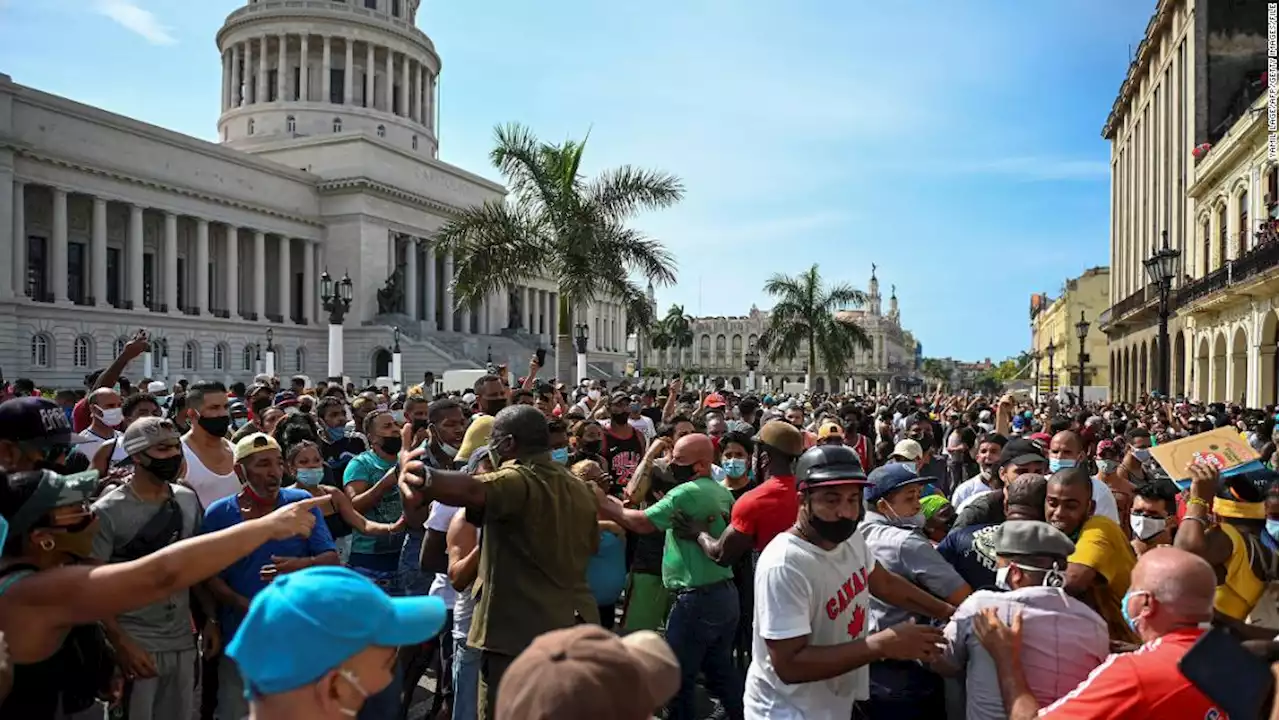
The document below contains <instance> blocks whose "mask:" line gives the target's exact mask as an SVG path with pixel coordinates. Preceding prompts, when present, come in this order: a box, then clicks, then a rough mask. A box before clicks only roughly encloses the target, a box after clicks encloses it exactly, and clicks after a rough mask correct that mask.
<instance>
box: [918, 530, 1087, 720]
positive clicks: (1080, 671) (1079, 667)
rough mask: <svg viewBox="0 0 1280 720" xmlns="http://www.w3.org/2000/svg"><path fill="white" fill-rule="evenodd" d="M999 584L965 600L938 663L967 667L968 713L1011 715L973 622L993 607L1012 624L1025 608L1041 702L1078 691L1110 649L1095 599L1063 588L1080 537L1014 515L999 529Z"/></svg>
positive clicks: (1026, 659) (1029, 665) (1026, 656)
mask: <svg viewBox="0 0 1280 720" xmlns="http://www.w3.org/2000/svg"><path fill="white" fill-rule="evenodd" d="M993 543H994V546H995V555H996V568H997V569H996V585H997V586H998V587H999V588H1000V591H990V590H979V591H977V592H975V593H974V594H972V595H970V596H969V597H968V598H966V599H965V601H964V602H962V603H960V606H959V607H957V608H956V613H955V615H953V616H952V618H951V622H950V623H948V624H947V627H946V630H945V631H944V633H943V634H944V636H945V637H946V645H945V650H944V652H943V655H942V658H941V659H940V660H939V661H938V662H936V663H935V664H934V669H936V670H938V671H939V672H942V673H945V674H956V673H958V672H960V671H964V672H965V678H966V680H965V691H966V692H965V696H966V708H965V715H964V716H965V717H966V718H968V719H969V720H1001V719H1003V718H1006V717H1008V713H1007V712H1005V709H1004V702H1003V701H1002V700H1001V699H1000V682H999V678H998V676H997V674H996V665H995V663H994V662H993V661H992V659H991V655H990V654H989V653H988V652H987V651H986V649H985V648H983V647H982V645H981V643H979V642H978V637H977V635H975V634H974V631H973V621H974V618H977V617H979V616H981V615H982V612H983V610H984V609H986V608H994V609H995V610H996V612H997V613H999V614H1000V616H1001V617H1002V619H1004V620H1005V622H1006V623H1009V622H1012V616H1013V615H1014V614H1017V613H1021V614H1022V615H1023V618H1024V619H1026V618H1033V620H1032V621H1031V622H1027V623H1024V624H1023V633H1024V637H1023V642H1022V655H1021V658H1022V667H1023V670H1024V671H1025V672H1026V676H1027V684H1028V685H1030V687H1031V691H1032V693H1034V694H1035V696H1036V700H1037V701H1039V703H1040V706H1041V707H1047V706H1048V705H1050V704H1051V703H1053V702H1054V701H1056V700H1057V699H1058V698H1060V697H1062V696H1063V695H1066V694H1067V693H1068V692H1071V691H1072V690H1073V689H1075V687H1076V686H1077V685H1079V684H1080V682H1081V681H1083V680H1084V679H1085V678H1086V677H1088V676H1089V673H1090V672H1091V671H1092V670H1093V669H1094V668H1096V667H1098V666H1099V665H1101V664H1102V662H1103V660H1105V659H1106V657H1107V654H1108V653H1109V652H1110V649H1109V641H1108V636H1107V624H1106V622H1104V621H1103V620H1102V618H1101V617H1099V616H1098V614H1097V613H1095V612H1094V611H1093V610H1092V609H1091V608H1090V607H1089V606H1088V605H1085V604H1084V603H1083V602H1080V601H1079V600H1077V599H1075V598H1073V597H1071V596H1070V595H1067V594H1066V592H1064V591H1063V590H1062V587H1063V585H1064V584H1065V582H1066V570H1067V558H1068V557H1070V556H1071V554H1072V553H1073V552H1075V543H1073V542H1071V539H1070V538H1068V537H1067V536H1066V535H1064V534H1063V533H1062V531H1061V530H1058V529H1057V528H1055V527H1054V526H1052V525H1050V524H1048V523H1045V522H1040V521H1038V520H1007V521H1005V522H1004V523H1002V524H1001V525H1000V526H999V528H998V529H997V530H996V534H995V538H994V541H993Z"/></svg>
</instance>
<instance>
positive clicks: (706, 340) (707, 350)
mask: <svg viewBox="0 0 1280 720" xmlns="http://www.w3.org/2000/svg"><path fill="white" fill-rule="evenodd" d="M699 345H700V347H699V348H698V349H699V351H700V354H701V355H702V360H703V362H706V361H707V360H710V359H711V336H710V335H703V336H702V340H701V341H700V342H699Z"/></svg>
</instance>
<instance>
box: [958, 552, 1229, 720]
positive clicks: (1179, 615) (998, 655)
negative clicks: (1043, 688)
mask: <svg viewBox="0 0 1280 720" xmlns="http://www.w3.org/2000/svg"><path fill="white" fill-rule="evenodd" d="M1216 584H1217V578H1216V577H1215V576H1214V572H1213V568H1212V567H1211V566H1210V565H1209V563H1207V562H1205V561H1204V560H1202V559H1200V558H1198V557H1196V556H1195V555H1192V554H1191V553H1189V552H1185V551H1183V550H1178V549H1176V548H1171V547H1159V548H1154V549H1152V550H1150V551H1148V552H1147V554H1145V555H1143V556H1142V558H1141V559H1139V560H1138V564H1137V567H1135V568H1134V570H1133V585H1132V587H1131V588H1130V590H1129V592H1128V594H1126V595H1125V599H1124V604H1123V607H1124V612H1125V616H1126V617H1127V618H1128V619H1129V624H1130V626H1131V627H1132V628H1133V629H1134V632H1136V633H1138V635H1139V636H1140V637H1141V638H1142V640H1143V642H1144V643H1145V645H1143V646H1142V649H1141V650H1139V651H1138V652H1134V653H1127V654H1119V655H1111V656H1110V657H1108V658H1107V659H1106V660H1105V661H1104V662H1103V663H1102V664H1101V665H1099V666H1098V669H1096V670H1094V671H1093V673H1092V674H1091V675H1090V676H1089V677H1088V678H1087V679H1086V680H1085V681H1084V682H1082V683H1080V685H1079V686H1077V687H1076V689H1075V690H1072V691H1071V692H1069V693H1067V694H1066V695H1064V696H1063V697H1062V698H1061V699H1059V700H1058V701H1057V702H1055V703H1053V704H1051V705H1049V706H1048V707H1046V708H1044V709H1043V710H1041V709H1040V708H1039V704H1038V703H1037V702H1036V700H1035V697H1034V696H1033V695H1032V694H1031V691H1030V689H1029V688H1028V687H1027V681H1026V677H1025V675H1024V673H1023V669H1022V666H1021V663H1020V661H1019V655H1018V651H1017V646H1018V644H1019V642H1020V641H1021V633H1022V617H1021V615H1014V616H1013V619H1012V627H1010V626H1006V625H1005V624H1004V623H1003V622H1002V619H1001V618H1000V617H999V616H998V615H997V614H996V613H995V612H989V613H987V614H985V615H983V616H980V617H977V618H975V620H974V632H976V633H977V635H978V638H979V639H980V640H981V642H982V645H983V647H985V648H986V649H987V651H988V652H990V653H991V655H992V657H993V658H995V660H996V667H997V670H998V672H999V675H1000V687H1001V691H1002V694H1003V696H1004V706H1005V708H1006V709H1008V711H1009V720H1029V719H1030V718H1034V717H1037V716H1039V717H1042V718H1045V717H1047V718H1051V719H1054V720H1057V719H1059V718H1061V719H1067V718H1080V719H1081V720H1083V719H1084V718H1135V719H1136V718H1157V717H1158V718H1167V719H1169V720H1182V719H1184V718H1185V719H1187V720H1191V719H1192V718H1194V719H1195V720H1203V719H1204V718H1214V717H1225V716H1226V715H1225V713H1223V711H1222V710H1221V709H1220V708H1218V707H1216V706H1214V704H1213V702H1212V701H1210V700H1209V698H1207V697H1205V696H1204V694H1203V693H1201V692H1200V691H1199V690H1197V689H1196V687H1195V686H1194V685H1192V684H1191V681H1190V680H1187V678H1186V677H1185V676H1183V674H1182V673H1181V672H1180V671H1179V670H1178V662H1179V661H1180V660H1182V656H1183V655H1185V654H1186V653H1187V651H1188V650H1190V649H1191V646H1192V645H1193V644H1194V643H1195V641H1196V640H1197V639H1199V637H1200V636H1201V635H1202V634H1204V632H1205V630H1204V629H1203V628H1204V627H1207V626H1208V623H1209V621H1210V619H1212V617H1213V593H1214V587H1215V585H1216ZM1202 626H1203V627H1202Z"/></svg>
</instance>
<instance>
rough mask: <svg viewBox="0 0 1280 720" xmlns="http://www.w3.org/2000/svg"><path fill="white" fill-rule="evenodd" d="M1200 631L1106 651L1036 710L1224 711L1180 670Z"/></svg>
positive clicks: (1204, 714)
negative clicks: (1118, 651)
mask: <svg viewBox="0 0 1280 720" xmlns="http://www.w3.org/2000/svg"><path fill="white" fill-rule="evenodd" d="M1203 633H1204V630H1201V629H1199V628H1187V629H1185V630H1175V631H1173V632H1171V633H1168V634H1167V635H1164V636H1163V637H1160V638H1158V639H1156V640H1153V641H1151V642H1149V643H1147V644H1146V645H1143V646H1142V647H1141V648H1140V649H1138V650H1137V651H1136V652H1131V653H1124V654H1119V655H1111V656H1108V657H1107V659H1106V660H1104V661H1103V663H1102V664H1101V665H1099V666H1098V667H1097V668H1095V669H1094V671H1093V672H1092V673H1090V674H1089V677H1087V678H1085V681H1084V682H1082V683H1080V685H1079V686H1077V687H1076V689H1075V690H1072V691H1071V692H1069V693H1067V694H1066V695H1064V696H1063V697H1062V698H1061V699H1059V700H1058V701H1057V702H1055V703H1054V704H1052V705H1050V706H1049V707H1047V708H1044V709H1042V710H1041V711H1040V717H1047V718H1054V719H1055V720H1074V719H1075V718H1079V719H1080V720H1099V719H1101V718H1107V719H1108V720H1126V719H1128V718H1132V719H1133V720H1139V719H1141V720H1146V719H1147V718H1160V719H1161V720H1183V719H1184V718H1185V720H1206V719H1207V718H1218V717H1221V718H1225V717H1226V716H1227V715H1226V713H1225V712H1223V711H1222V710H1221V709H1220V708H1218V707H1217V706H1215V705H1214V704H1213V703H1212V702H1211V701H1210V700H1209V698H1207V697H1205V696H1204V694H1203V693H1201V692H1200V691H1199V690H1197V689H1196V687H1195V686H1194V685H1192V684H1191V681H1190V680H1188V679H1187V678H1186V677H1185V676H1183V674H1182V672H1181V671H1179V670H1178V661H1179V660H1181V659H1182V656H1183V655H1186V654H1187V651H1188V650H1190V649H1191V646H1192V645H1193V644H1194V643H1195V641H1196V640H1197V639H1199V637H1200V635H1201V634H1203Z"/></svg>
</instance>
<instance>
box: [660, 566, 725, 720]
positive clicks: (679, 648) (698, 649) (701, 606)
mask: <svg viewBox="0 0 1280 720" xmlns="http://www.w3.org/2000/svg"><path fill="white" fill-rule="evenodd" d="M738 612H739V610H738V589H737V588H736V587H734V585H733V581H732V580H726V581H723V582H718V583H713V584H711V585H706V586H704V587H700V588H697V589H694V590H687V591H682V592H680V593H677V594H676V599H675V604H673V605H672V606H671V615H670V616H669V617H668V618H667V643H668V644H669V645H671V649H672V650H673V651H674V652H675V656H676V659H677V660H679V661H680V692H678V693H676V696H675V699H673V700H672V701H671V704H670V706H669V707H670V710H671V712H670V714H669V715H667V718H668V720H695V718H696V717H697V714H696V710H695V707H694V704H695V703H694V700H695V694H696V690H697V680H698V672H699V671H701V672H702V674H703V676H704V677H705V678H706V681H707V690H708V691H709V692H710V693H711V694H712V695H713V696H715V697H716V699H718V700H719V701H720V703H721V704H722V705H724V709H725V711H726V712H727V713H728V716H729V718H730V720H741V718H742V693H743V687H742V676H741V675H739V674H738V671H737V670H735V669H734V667H733V635H734V632H736V631H737V629H738Z"/></svg>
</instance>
